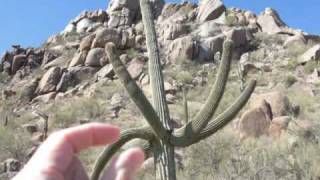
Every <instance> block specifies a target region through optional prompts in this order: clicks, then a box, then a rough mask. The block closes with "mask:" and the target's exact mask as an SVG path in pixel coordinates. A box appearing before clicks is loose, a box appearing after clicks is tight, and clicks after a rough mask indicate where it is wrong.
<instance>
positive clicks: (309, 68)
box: [303, 61, 320, 74]
mask: <svg viewBox="0 0 320 180" xmlns="http://www.w3.org/2000/svg"><path fill="white" fill-rule="evenodd" d="M316 68H320V63H319V62H316V61H310V62H307V63H306V64H305V65H304V66H303V69H304V72H305V73H307V74H311V73H312V72H313V71H314V69H316Z"/></svg>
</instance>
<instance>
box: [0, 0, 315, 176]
mask: <svg viewBox="0 0 320 180" xmlns="http://www.w3.org/2000/svg"><path fill="white" fill-rule="evenodd" d="M151 2H152V6H153V9H154V11H153V12H154V17H155V22H156V29H157V34H158V41H159V46H160V54H161V61H162V63H163V72H164V75H165V90H166V93H167V95H166V96H167V101H168V102H169V103H170V106H169V108H170V111H171V114H172V117H173V120H174V126H176V127H178V126H181V124H183V121H181V119H183V117H184V113H183V112H184V111H183V102H182V99H183V90H185V92H186V94H187V95H186V96H187V99H188V106H189V109H190V116H192V115H193V114H194V113H195V112H197V111H198V110H199V109H200V107H201V105H202V103H204V101H205V99H206V97H207V96H208V93H209V91H210V87H211V85H212V83H213V82H214V80H215V76H216V72H217V66H218V65H219V59H220V53H221V52H222V44H223V42H224V40H225V39H226V38H230V39H232V40H233V41H234V42H235V50H234V52H233V65H232V66H233V69H232V72H231V75H230V77H229V82H228V86H227V92H226V93H225V94H226V97H225V98H224V100H223V102H222V104H221V108H220V109H219V112H222V111H223V110H225V109H226V108H228V106H229V105H230V104H231V103H232V102H233V100H234V99H235V98H236V97H237V96H239V94H240V93H241V91H242V90H243V88H244V87H245V86H246V83H247V82H248V80H249V79H252V78H255V79H257V81H258V87H257V88H256V91H255V94H254V96H253V97H252V98H251V100H250V102H249V103H248V105H247V106H246V108H245V109H244V110H243V112H241V113H240V114H239V115H238V117H237V118H236V119H235V120H234V121H233V123H232V124H231V125H229V126H228V127H227V128H225V129H224V130H222V131H221V132H219V133H218V134H217V135H215V136H213V137H211V138H209V139H208V140H206V141H203V142H201V143H199V144H198V145H196V146H195V147H192V148H188V149H187V150H180V149H177V157H178V159H177V161H178V162H179V172H178V174H179V179H317V178H320V171H319V165H320V164H319V162H320V156H319V153H318V152H319V150H320V147H319V144H318V141H319V137H320V133H319V128H320V127H319V120H320V119H319V117H320V111H319V110H320V36H316V35H310V34H308V33H306V32H303V31H302V30H297V29H293V28H290V27H288V26H287V25H286V23H285V22H283V21H282V20H281V16H280V15H281V13H280V14H279V13H277V12H276V11H275V10H273V9H271V8H266V9H265V11H264V12H261V13H260V14H259V15H256V14H254V13H253V12H251V11H247V10H242V9H238V8H230V7H226V6H224V4H223V3H222V2H221V1H220V0H202V1H201V3H200V4H199V5H197V4H192V3H189V2H183V3H180V4H165V3H164V1H162V0H151ZM107 42H113V43H114V44H115V45H116V46H117V49H118V54H119V56H120V59H121V61H122V62H123V63H125V64H126V66H127V69H128V71H129V72H130V74H131V76H132V77H133V78H134V79H135V80H136V81H137V82H138V84H139V85H140V86H141V87H142V89H143V90H144V91H145V93H146V95H150V91H149V86H148V85H149V76H148V71H147V63H146V62H147V61H148V58H147V55H146V54H147V52H146V44H145V43H146V42H145V36H144V27H143V24H142V21H141V14H140V10H139V2H138V0H125V1H122V0H111V2H110V4H109V6H108V9H107V10H97V11H93V12H88V11H84V12H83V13H81V14H80V15H79V16H78V17H76V18H75V19H74V20H72V21H70V23H69V24H68V25H67V26H66V28H65V29H64V30H63V31H62V32H61V33H59V34H56V35H53V36H51V37H50V38H48V40H47V41H46V42H44V43H43V45H42V46H41V47H37V48H31V47H29V48H23V47H21V46H19V45H13V46H12V50H10V51H7V52H5V53H4V55H3V56H2V59H1V61H0V62H1V64H0V92H1V97H0V123H1V125H0V162H3V163H1V165H0V174H1V175H0V179H9V177H12V176H13V175H14V174H15V173H16V172H18V171H19V170H20V169H21V167H22V166H23V164H25V163H26V162H27V161H28V159H29V158H30V157H31V156H32V154H33V153H34V152H35V150H36V149H37V147H38V146H39V145H40V144H41V142H42V141H43V140H44V139H45V138H46V136H47V133H51V132H53V131H56V130H58V129H62V128H66V127H70V126H74V125H79V124H83V123H88V122H94V121H99V122H106V123H112V124H117V125H119V126H121V127H123V128H126V127H132V126H140V125H142V123H144V121H143V120H142V116H141V115H140V113H139V111H138V110H137V108H136V107H135V106H134V104H133V103H132V102H131V101H130V99H129V97H128V95H127V94H126V92H125V91H124V89H123V88H122V87H121V85H120V83H119V81H118V79H117V77H116V76H115V74H114V72H113V69H112V65H111V64H110V63H109V59H108V58H107V55H106V51H105V50H104V46H105V44H106V43H107ZM46 122H48V123H46ZM46 127H48V129H49V130H48V131H49V132H47V131H46V129H47V128H46ZM222 148H223V150H222ZM221 150H222V151H221ZM98 152H99V149H97V150H93V151H90V152H87V153H85V154H82V155H81V158H82V160H83V161H84V162H85V163H86V165H87V168H88V170H90V168H91V167H92V163H93V161H94V158H95V157H96V156H97V154H98ZM152 170H153V168H150V167H149V166H148V165H146V167H145V169H144V170H143V171H142V172H141V177H140V178H141V179H150V176H152Z"/></svg>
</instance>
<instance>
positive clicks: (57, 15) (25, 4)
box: [0, 0, 320, 54]
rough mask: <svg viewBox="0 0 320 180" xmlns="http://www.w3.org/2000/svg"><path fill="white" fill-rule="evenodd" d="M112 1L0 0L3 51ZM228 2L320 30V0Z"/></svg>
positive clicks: (34, 42) (33, 41) (36, 41)
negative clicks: (270, 10) (272, 12)
mask: <svg viewBox="0 0 320 180" xmlns="http://www.w3.org/2000/svg"><path fill="white" fill-rule="evenodd" d="M167 2H179V1H178V0H177V1H175V0H168V1H167ZM193 2H197V0H193ZM108 3H109V2H108V0H0V18H1V20H2V24H1V25H0V54H2V52H4V51H5V50H6V49H10V48H11V45H12V44H21V45H23V46H40V45H41V44H42V42H44V41H45V40H46V39H47V38H48V37H49V36H50V35H53V34H55V33H58V32H60V31H62V30H63V29H64V27H65V26H66V25H67V23H68V22H69V21H70V20H71V19H73V18H74V17H76V16H77V15H78V14H79V13H80V12H81V11H83V10H86V9H88V10H95V9H106V7H107V5H108ZM224 3H225V4H226V6H227V7H240V8H243V9H248V10H252V11H254V12H256V13H260V12H261V11H263V10H264V9H265V7H272V8H274V9H276V10H277V11H278V12H279V13H280V16H281V17H282V19H283V20H284V21H285V22H286V23H287V24H288V25H289V26H292V27H295V28H299V29H303V30H304V31H306V32H309V33H313V34H320V10H319V7H320V0H305V1H302V0H224Z"/></svg>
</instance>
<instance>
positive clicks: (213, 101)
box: [171, 40, 233, 145]
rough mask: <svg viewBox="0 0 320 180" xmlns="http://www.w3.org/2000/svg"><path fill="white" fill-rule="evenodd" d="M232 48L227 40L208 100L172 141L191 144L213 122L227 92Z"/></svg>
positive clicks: (230, 42) (176, 133)
mask: <svg viewBox="0 0 320 180" xmlns="http://www.w3.org/2000/svg"><path fill="white" fill-rule="evenodd" d="M232 46H233V42H232V41H231V40H225V42H224V45H223V55H222V61H221V64H220V67H219V72H218V76H217V79H216V81H215V83H214V85H213V87H212V89H211V91H210V95H209V97H208V100H207V101H206V103H205V104H204V106H203V107H202V109H201V110H200V111H199V112H198V113H197V115H196V116H195V118H194V119H193V120H191V121H190V122H189V123H188V124H186V125H185V126H183V127H182V128H180V129H178V130H176V131H175V132H174V136H173V137H171V140H172V139H175V140H173V141H174V142H175V141H177V140H178V139H179V140H178V141H180V142H179V143H178V144H189V143H190V142H189V141H190V139H192V138H194V137H197V136H198V134H199V133H200V132H201V130H202V129H204V128H205V127H206V126H207V124H208V123H209V121H210V120H211V118H212V116H213V115H214V113H215V111H216V109H217V107H218V105H219V102H220V100H221V98H222V96H223V93H224V90H225V86H226V82H227V78H228V75H229V71H230V64H231V54H232V52H231V51H232ZM175 143H177V142H175ZM175 143H174V144H175ZM175 145H176V144H175Z"/></svg>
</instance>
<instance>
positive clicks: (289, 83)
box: [284, 75, 298, 87]
mask: <svg viewBox="0 0 320 180" xmlns="http://www.w3.org/2000/svg"><path fill="white" fill-rule="evenodd" d="M297 81H298V79H297V78H296V77H295V76H293V75H288V76H287V77H286V79H285V80H284V84H285V86H286V87H290V86H292V85H293V84H294V83H296V82H297Z"/></svg>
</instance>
